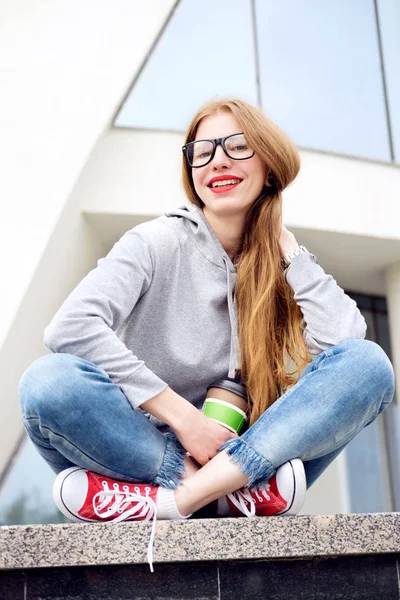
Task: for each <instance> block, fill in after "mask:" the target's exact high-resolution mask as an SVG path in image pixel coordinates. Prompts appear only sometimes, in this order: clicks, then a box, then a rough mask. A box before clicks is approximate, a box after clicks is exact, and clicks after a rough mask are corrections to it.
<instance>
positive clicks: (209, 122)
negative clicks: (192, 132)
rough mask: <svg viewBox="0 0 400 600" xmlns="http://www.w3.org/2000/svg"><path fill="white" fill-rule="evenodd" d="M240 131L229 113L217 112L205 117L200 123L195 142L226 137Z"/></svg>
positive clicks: (236, 122)
mask: <svg viewBox="0 0 400 600" xmlns="http://www.w3.org/2000/svg"><path fill="white" fill-rule="evenodd" d="M240 131H242V128H241V127H240V124H239V122H238V121H237V119H236V118H235V117H234V115H233V114H232V113H231V112H230V111H229V112H228V111H224V112H219V113H216V114H215V115H210V116H209V117H205V118H204V119H203V120H202V121H201V123H200V125H199V127H198V129H197V133H196V140H201V139H205V138H206V139H210V138H211V139H215V138H221V137H226V136H227V135H232V133H239V132H240Z"/></svg>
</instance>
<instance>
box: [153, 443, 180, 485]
mask: <svg viewBox="0 0 400 600" xmlns="http://www.w3.org/2000/svg"><path fill="white" fill-rule="evenodd" d="M164 435H165V438H166V444H165V451H164V458H163V461H162V463H161V467H160V469H159V471H158V473H157V474H156V475H154V477H153V478H152V479H151V480H150V481H149V483H150V484H151V485H157V486H161V487H164V488H169V489H175V488H177V487H178V485H179V484H180V483H181V481H182V478H183V476H184V475H185V463H184V457H185V454H186V450H185V448H184V447H183V446H182V444H181V443H180V441H179V440H178V438H177V437H176V435H175V434H174V433H166V434H164Z"/></svg>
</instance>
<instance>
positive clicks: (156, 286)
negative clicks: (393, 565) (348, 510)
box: [19, 99, 394, 521]
mask: <svg viewBox="0 0 400 600" xmlns="http://www.w3.org/2000/svg"><path fill="white" fill-rule="evenodd" d="M183 152H184V155H183V183H184V188H185V191H186V194H187V197H188V201H186V202H185V203H184V205H183V206H181V207H179V208H178V209H177V210H174V211H171V212H169V213H166V214H165V215H163V216H161V217H159V218H158V219H155V220H153V221H150V222H147V223H143V224H141V225H139V226H137V227H135V228H133V229H132V230H130V231H128V232H127V233H126V234H125V235H124V236H123V237H122V238H121V239H120V240H119V241H118V242H117V243H116V244H115V246H114V247H113V249H112V250H111V251H110V253H109V254H108V255H107V257H105V258H102V259H100V260H99V262H98V266H97V268H95V269H94V270H93V271H91V272H90V273H89V274H88V275H87V276H86V277H85V278H84V279H83V280H82V282H81V283H80V284H79V285H78V286H77V288H76V289H75V290H74V291H73V292H72V293H71V294H70V296H69V297H68V298H67V300H66V301H65V303H64V304H63V306H62V307H61V308H60V310H59V311H58V312H57V314H56V315H55V317H54V319H53V320H52V322H51V323H50V325H49V326H48V327H47V328H46V330H45V344H46V345H47V346H48V348H49V349H50V350H52V351H53V354H50V355H46V356H43V357H41V358H40V359H38V360H36V361H35V362H34V363H33V364H32V365H31V366H30V367H29V368H28V369H27V371H26V372H25V373H24V375H23V377H22V379H21V382H20V389H19V392H20V400H21V406H22V412H23V418H24V424H25V427H26V429H27V432H28V434H29V436H30V437H31V439H32V440H33V442H34V444H36V446H37V449H38V451H39V452H40V454H41V455H42V456H43V457H44V458H45V460H46V461H47V462H48V463H49V464H50V466H51V467H52V468H53V469H54V471H55V472H57V473H58V476H57V478H56V482H55V487H54V498H55V501H56V503H57V505H58V506H59V508H60V509H61V510H62V512H63V513H64V514H65V515H67V516H68V517H69V518H71V519H73V520H79V521H92V520H104V519H107V520H126V519H129V520H132V519H149V518H152V517H153V516H154V517H155V516H157V517H158V518H176V519H180V518H186V517H188V516H190V515H191V514H192V513H193V512H195V511H197V510H199V509H200V508H201V507H203V506H205V505H207V504H209V503H211V502H213V501H214V500H217V499H219V500H218V511H219V514H235V513H236V514H238V513H239V514H242V513H243V514H246V515H267V514H296V513H297V512H299V510H300V509H301V507H302V504H303V501H304V496H305V490H306V487H309V486H310V485H311V484H312V483H313V482H314V481H315V480H316V479H317V477H318V476H319V475H320V474H321V473H322V471H323V470H324V469H325V468H326V467H327V466H328V465H329V463H330V462H331V461H332V460H333V459H334V458H335V457H336V456H337V455H338V454H339V453H340V452H341V450H343V448H344V447H345V446H346V444H348V442H349V441H350V440H351V439H352V438H353V437H354V436H355V435H356V434H357V433H358V432H359V431H361V430H362V429H363V428H364V427H365V426H366V425H368V424H369V423H371V422H372V421H373V420H374V419H375V418H376V417H377V416H378V414H380V413H381V412H382V411H383V410H384V409H385V408H386V407H387V406H388V404H389V403H390V401H391V400H392V397H393V394H394V380H393V370H392V367H391V364H390V362H389V360H388V358H387V357H386V355H385V353H384V352H383V351H382V349H381V348H380V347H379V346H377V345H376V344H374V343H372V342H368V341H365V340H364V339H363V338H364V336H365V331H366V325H365V321H364V319H363V317H362V316H361V314H360V312H359V311H358V309H357V306H356V304H355V302H354V301H353V300H351V299H350V298H349V297H348V296H347V295H346V294H344V292H343V290H342V289H341V288H340V287H338V285H337V284H336V282H335V280H334V279H333V278H332V277H331V276H329V275H326V274H325V273H324V271H323V269H322V268H321V266H319V265H318V263H317V261H316V257H315V256H314V255H313V254H311V253H309V252H308V251H307V250H306V248H304V246H299V245H298V243H297V241H296V239H295V237H294V235H293V234H292V233H291V232H289V231H288V230H287V229H286V228H285V227H284V226H283V225H282V190H283V189H284V188H286V187H287V186H288V185H289V184H290V183H291V182H292V181H293V180H294V178H295V177H296V175H297V173H298V171H299V166H300V163H299V157H298V153H297V151H296V148H295V146H294V145H293V143H292V142H291V141H290V140H289V139H288V138H287V136H286V135H285V134H284V133H283V132H282V131H281V130H280V129H279V128H278V127H277V126H276V125H274V124H273V123H272V122H271V121H270V120H268V119H267V118H266V117H265V116H264V115H263V114H262V113H261V112H260V111H259V110H258V109H256V108H255V107H253V106H251V105H249V104H247V103H246V102H243V101H239V100H235V99H233V100H226V101H218V102H211V103H208V104H206V105H205V106H204V107H203V108H201V109H200V111H199V112H198V113H197V114H196V115H195V117H194V119H193V121H192V123H191V125H190V127H189V130H188V133H187V136H186V140H185V145H184V147H183ZM282 261H283V262H282ZM309 355H313V356H314V359H313V361H312V362H311V363H310V358H309ZM290 362H291V363H292V366H291V367H290ZM290 369H293V370H292V372H290ZM227 375H228V377H230V378H235V379H236V380H237V381H239V380H241V381H242V383H245V384H246V385H247V391H248V396H249V398H250V407H249V422H250V426H249V428H248V429H247V431H246V432H245V433H244V434H243V435H242V436H241V437H238V436H237V435H235V434H233V433H231V432H230V431H228V430H227V429H225V428H224V427H223V426H221V425H220V424H217V423H216V422H214V421H212V420H211V419H209V418H207V417H206V416H204V415H203V414H202V412H201V411H200V410H199V409H201V406H202V404H203V401H204V398H205V394H206V389H207V386H208V385H209V384H210V383H211V382H212V381H214V380H216V379H218V378H221V377H226V376H227ZM182 481H183V482H184V484H183V485H182Z"/></svg>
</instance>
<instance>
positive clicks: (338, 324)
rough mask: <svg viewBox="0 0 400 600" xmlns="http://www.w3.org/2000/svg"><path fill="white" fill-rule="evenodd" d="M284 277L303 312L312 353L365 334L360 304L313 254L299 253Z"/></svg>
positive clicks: (305, 336)
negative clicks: (324, 268)
mask: <svg viewBox="0 0 400 600" xmlns="http://www.w3.org/2000/svg"><path fill="white" fill-rule="evenodd" d="M285 278H286V281H287V282H288V283H289V285H290V286H291V288H292V289H293V291H294V300H295V302H296V303H297V304H298V305H299V306H300V308H301V311H302V313H303V316H304V323H305V331H304V342H305V344H306V347H307V349H308V351H309V353H310V354H320V353H321V352H323V351H324V350H327V349H328V348H330V347H331V346H335V345H336V344H340V342H343V341H344V340H348V339H364V338H365V334H366V330H367V325H366V322H365V319H364V317H363V316H362V314H361V313H360V311H359V309H358V308H357V304H356V303H355V302H354V300H352V299H351V298H350V297H349V296H347V294H345V293H344V291H343V290H342V288H341V287H339V286H338V284H337V283H336V281H335V280H334V279H333V277H332V276H331V275H327V274H326V273H325V272H324V270H323V269H322V267H321V266H320V265H319V264H318V263H317V259H316V257H315V256H314V254H306V253H304V254H300V255H299V256H296V257H295V258H294V259H293V261H292V263H291V264H290V265H289V267H288V268H287V269H286V270H285Z"/></svg>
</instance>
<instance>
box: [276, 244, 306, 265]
mask: <svg viewBox="0 0 400 600" xmlns="http://www.w3.org/2000/svg"><path fill="white" fill-rule="evenodd" d="M305 253H306V254H309V251H308V250H307V248H306V247H305V246H303V245H302V244H300V246H299V247H298V248H296V250H293V251H292V252H289V253H288V254H286V255H285V256H284V257H283V258H282V260H281V269H282V271H284V270H285V269H287V268H288V266H289V265H290V264H291V262H292V260H293V259H294V257H295V256H299V255H300V254H305Z"/></svg>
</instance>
